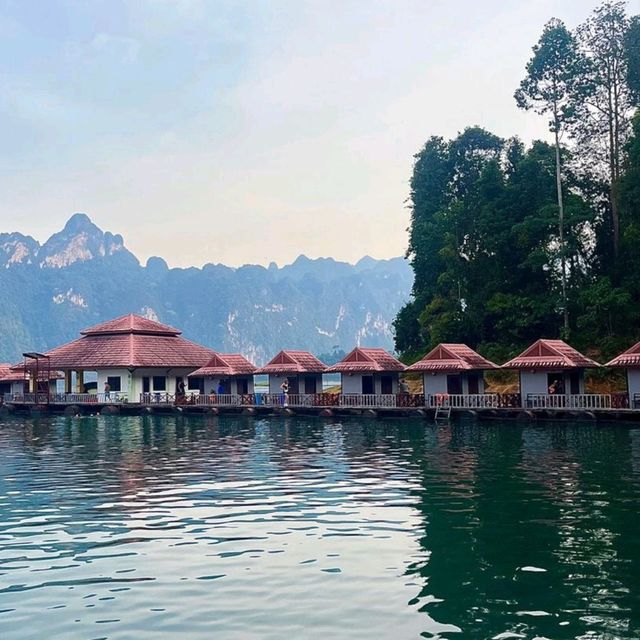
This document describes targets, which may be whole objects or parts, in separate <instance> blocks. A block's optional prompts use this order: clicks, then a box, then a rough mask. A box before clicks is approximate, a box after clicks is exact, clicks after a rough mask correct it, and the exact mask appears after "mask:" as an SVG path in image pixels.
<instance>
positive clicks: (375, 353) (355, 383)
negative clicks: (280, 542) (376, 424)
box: [327, 347, 406, 395]
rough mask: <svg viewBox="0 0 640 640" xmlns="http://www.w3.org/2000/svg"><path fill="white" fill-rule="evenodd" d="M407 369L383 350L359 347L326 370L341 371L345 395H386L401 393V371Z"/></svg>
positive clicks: (331, 371) (329, 371)
mask: <svg viewBox="0 0 640 640" xmlns="http://www.w3.org/2000/svg"><path fill="white" fill-rule="evenodd" d="M405 369H406V367H405V366H404V365H403V364H402V362H400V361H399V360H397V359H396V358H394V357H393V356H392V355H391V354H390V353H389V352H388V351H385V350H384V349H372V348H366V347H356V348H355V349H354V350H353V351H351V353H349V354H347V355H346V356H345V357H344V358H343V359H342V360H340V362H338V363H336V364H334V365H333V366H331V367H329V368H328V369H327V373H339V374H340V378H341V384H342V393H343V394H363V395H387V394H396V393H398V381H399V377H400V372H402V371H404V370H405Z"/></svg>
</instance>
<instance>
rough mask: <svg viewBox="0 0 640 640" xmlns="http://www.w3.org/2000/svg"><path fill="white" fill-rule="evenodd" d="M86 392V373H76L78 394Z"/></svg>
mask: <svg viewBox="0 0 640 640" xmlns="http://www.w3.org/2000/svg"><path fill="white" fill-rule="evenodd" d="M83 392H84V371H76V393H83Z"/></svg>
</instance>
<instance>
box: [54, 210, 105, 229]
mask: <svg viewBox="0 0 640 640" xmlns="http://www.w3.org/2000/svg"><path fill="white" fill-rule="evenodd" d="M89 230H91V231H95V230H97V231H100V229H99V228H98V227H97V226H96V225H95V224H94V223H93V221H92V220H91V218H90V217H89V216H88V215H87V214H86V213H74V214H73V215H72V216H71V217H70V218H69V219H68V220H67V224H65V225H64V229H63V231H64V232H65V233H79V232H81V231H89Z"/></svg>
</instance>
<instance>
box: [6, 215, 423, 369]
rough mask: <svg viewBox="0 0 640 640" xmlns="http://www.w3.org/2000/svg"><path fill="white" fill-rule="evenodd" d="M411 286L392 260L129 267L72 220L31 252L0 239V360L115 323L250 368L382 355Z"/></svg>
mask: <svg viewBox="0 0 640 640" xmlns="http://www.w3.org/2000/svg"><path fill="white" fill-rule="evenodd" d="M412 282H413V274H412V271H411V269H410V267H409V265H408V264H407V263H406V261H405V260H404V259H403V258H393V259H390V260H374V259H373V258H369V257H365V258H362V259H361V260H360V261H359V262H358V263H357V264H355V265H351V264H347V263H344V262H338V261H336V260H333V259H332V258H320V259H317V260H311V259H309V258H307V257H305V256H300V257H299V258H298V259H297V260H296V261H295V262H293V264H290V265H286V266H284V267H281V268H279V267H278V266H277V265H275V264H274V263H272V264H271V265H270V266H269V267H268V268H265V267H262V266H256V265H245V266H243V267H240V268H231V267H227V266H224V265H221V264H206V265H205V266H204V267H202V268H201V269H200V268H195V267H194V268H187V269H170V268H169V267H168V266H167V263H166V262H165V261H164V260H163V259H162V258H158V257H152V258H149V260H147V263H146V264H145V265H141V264H140V262H139V261H138V259H137V258H136V257H135V256H134V255H133V254H132V253H131V252H130V251H129V250H128V249H127V248H126V247H125V244H124V240H123V238H122V236H121V235H117V234H112V233H109V232H104V231H102V230H101V229H99V228H98V227H97V226H96V225H95V224H93V222H91V220H90V219H89V218H88V216H86V215H85V214H82V213H77V214H75V215H73V216H72V217H71V218H70V219H69V221H68V222H67V224H66V225H65V227H64V229H63V230H62V231H60V232H58V233H55V234H54V235H52V236H51V237H50V238H49V239H48V240H47V241H46V242H45V243H44V244H42V245H41V244H40V243H39V242H38V241H36V240H35V239H34V238H32V237H30V236H26V235H23V234H21V233H17V232H13V233H0V292H1V298H0V299H1V304H0V361H5V362H15V361H17V360H19V359H20V357H21V354H22V352H23V351H25V350H39V351H45V350H47V349H50V348H52V347H54V346H57V345H59V344H61V343H63V342H67V341H69V340H73V339H74V338H76V337H78V333H79V331H80V330H82V329H83V328H85V327H88V326H90V325H93V324H95V323H98V322H101V321H103V320H107V319H110V318H114V317H116V316H120V315H123V314H125V313H139V314H141V315H144V316H146V317H149V318H152V319H154V320H160V321H161V322H166V323H168V324H171V325H173V326H175V327H178V328H179V329H181V330H182V331H183V334H184V336H185V337H187V338H189V339H191V340H195V341H196V342H199V343H201V344H204V345H207V346H210V347H212V348H214V349H218V350H220V351H224V352H229V351H237V352H241V353H242V354H244V355H245V356H247V357H248V358H249V359H251V360H252V361H254V362H255V363H256V364H262V363H264V362H265V361H267V360H268V359H270V358H271V357H272V356H273V355H274V354H275V353H276V352H277V351H278V350H279V349H281V348H290V349H306V350H309V351H311V352H313V353H315V354H318V355H321V354H328V353H331V352H333V351H336V350H345V351H348V350H349V349H351V348H352V347H353V346H355V345H356V344H362V345H366V346H380V347H384V348H387V349H392V348H393V336H392V327H391V323H392V322H393V319H394V317H395V315H396V313H397V312H398V309H399V308H400V307H401V306H402V304H404V303H405V301H406V300H407V299H408V297H409V293H410V290H411V285H412Z"/></svg>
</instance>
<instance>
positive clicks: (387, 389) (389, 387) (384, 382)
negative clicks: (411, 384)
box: [380, 376, 393, 394]
mask: <svg viewBox="0 0 640 640" xmlns="http://www.w3.org/2000/svg"><path fill="white" fill-rule="evenodd" d="M380 393H382V394H388V393H393V378H392V377H391V376H381V378H380Z"/></svg>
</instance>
